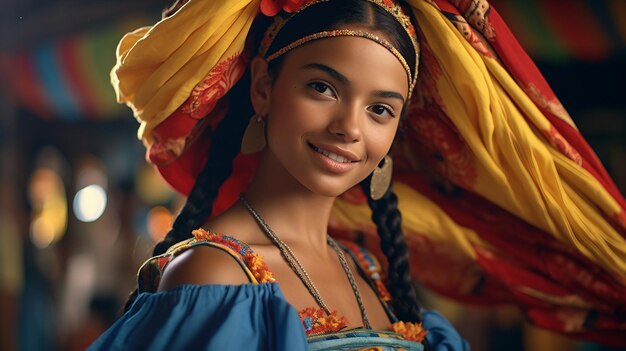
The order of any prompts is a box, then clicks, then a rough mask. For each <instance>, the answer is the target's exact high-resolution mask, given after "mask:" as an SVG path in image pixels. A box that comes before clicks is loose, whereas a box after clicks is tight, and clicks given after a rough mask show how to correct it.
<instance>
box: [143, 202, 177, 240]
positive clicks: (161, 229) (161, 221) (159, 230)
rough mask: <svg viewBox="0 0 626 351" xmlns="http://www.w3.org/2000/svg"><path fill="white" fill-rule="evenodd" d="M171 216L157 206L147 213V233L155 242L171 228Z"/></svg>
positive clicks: (165, 209)
mask: <svg viewBox="0 0 626 351" xmlns="http://www.w3.org/2000/svg"><path fill="white" fill-rule="evenodd" d="M172 223H173V215H172V213H171V212H170V211H169V210H168V209H167V208H165V207H162V206H157V207H154V208H152V209H151V210H150V212H148V233H149V234H150V237H151V238H152V240H154V241H155V242H158V241H161V240H162V239H163V238H164V237H165V235H166V234H167V232H168V231H169V230H170V229H171V228H172Z"/></svg>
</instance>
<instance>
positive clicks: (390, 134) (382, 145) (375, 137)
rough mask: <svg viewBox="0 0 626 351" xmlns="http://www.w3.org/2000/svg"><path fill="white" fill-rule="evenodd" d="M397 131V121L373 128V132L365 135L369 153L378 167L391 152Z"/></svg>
mask: <svg viewBox="0 0 626 351" xmlns="http://www.w3.org/2000/svg"><path fill="white" fill-rule="evenodd" d="M397 130H398V123H397V122H396V121H392V123H389V125H385V126H377V127H376V128H371V130H370V131H368V133H367V134H365V135H364V138H365V139H366V141H367V142H366V145H367V152H368V154H369V155H370V157H371V158H372V161H373V162H374V163H375V164H376V165H377V164H378V163H379V162H380V161H381V160H382V159H383V157H385V155H387V153H388V152H389V149H390V148H391V144H392V143H393V140H394V138H395V136H396V131H397Z"/></svg>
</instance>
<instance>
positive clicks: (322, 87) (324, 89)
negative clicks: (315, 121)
mask: <svg viewBox="0 0 626 351" xmlns="http://www.w3.org/2000/svg"><path fill="white" fill-rule="evenodd" d="M309 87H310V88H311V89H313V90H315V92H317V93H319V94H322V95H326V96H330V97H335V93H334V92H333V90H332V89H331V87H330V86H329V85H328V84H326V83H322V82H312V83H309Z"/></svg>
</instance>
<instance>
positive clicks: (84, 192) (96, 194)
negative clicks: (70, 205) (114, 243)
mask: <svg viewBox="0 0 626 351" xmlns="http://www.w3.org/2000/svg"><path fill="white" fill-rule="evenodd" d="M106 206H107V195H106V192H105V191H104V189H103V188H102V187H101V186H100V185H95V184H94V185H89V186H86V187H84V188H82V189H80V190H79V191H78V192H77V193H76V196H74V214H75V215H76V218H78V219H79V220H81V221H83V222H93V221H95V220H97V219H98V218H100V216H102V213H104V209H105V208H106Z"/></svg>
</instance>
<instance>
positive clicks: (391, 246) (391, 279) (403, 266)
mask: <svg viewBox="0 0 626 351" xmlns="http://www.w3.org/2000/svg"><path fill="white" fill-rule="evenodd" d="M370 182H371V175H370V176H369V177H367V178H366V179H365V180H364V181H362V182H361V184H360V185H361V188H362V189H363V191H364V192H365V193H366V195H367V201H368V204H369V206H370V208H371V209H372V220H373V221H374V223H375V224H376V229H377V231H378V236H379V237H380V247H381V249H382V251H383V253H384V254H385V257H386V258H387V263H388V267H387V278H388V283H387V286H388V288H389V293H390V294H391V296H393V300H392V307H393V311H394V313H395V315H396V317H398V319H400V320H402V321H411V322H421V320H422V315H421V312H420V309H419V302H418V299H417V293H416V292H415V288H414V286H413V280H412V278H411V271H410V267H409V251H408V248H407V245H406V241H405V240H404V233H403V231H402V215H401V214H400V211H399V210H398V197H397V196H396V194H395V193H394V192H393V189H392V187H391V185H390V186H389V189H387V192H386V193H385V195H384V196H383V197H382V198H380V199H379V200H373V199H372V198H371V196H370V192H369V189H370Z"/></svg>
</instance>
